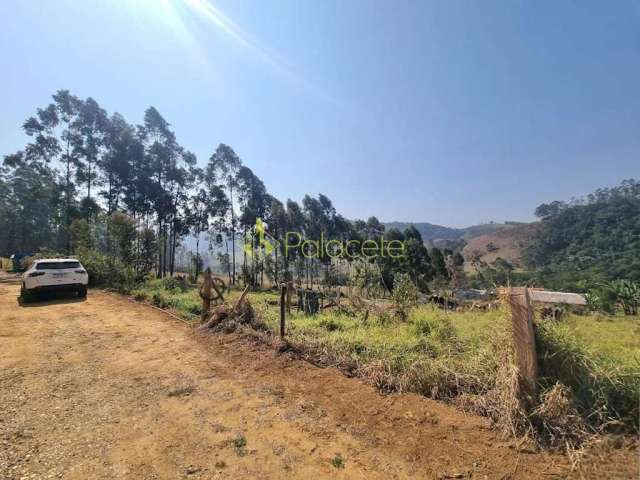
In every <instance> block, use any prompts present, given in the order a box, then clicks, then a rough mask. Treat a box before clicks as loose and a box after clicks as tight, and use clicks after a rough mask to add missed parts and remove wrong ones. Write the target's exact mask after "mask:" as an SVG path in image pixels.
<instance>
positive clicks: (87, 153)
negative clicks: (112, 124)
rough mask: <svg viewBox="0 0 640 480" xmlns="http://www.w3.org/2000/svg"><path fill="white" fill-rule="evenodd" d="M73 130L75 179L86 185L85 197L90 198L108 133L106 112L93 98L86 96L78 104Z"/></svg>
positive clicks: (96, 180) (96, 179)
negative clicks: (75, 162) (74, 133)
mask: <svg viewBox="0 0 640 480" xmlns="http://www.w3.org/2000/svg"><path fill="white" fill-rule="evenodd" d="M74 130H75V131H76V135H74V137H73V141H72V145H73V147H72V148H73V155H74V157H75V158H76V161H77V168H76V179H77V181H78V184H80V185H82V184H84V185H86V186H87V198H89V199H91V186H92V185H93V184H95V183H96V182H98V181H99V180H98V173H99V172H98V171H97V167H98V162H99V159H100V157H101V155H102V154H103V153H104V150H105V146H106V138H107V135H108V133H109V117H108V115H107V112H106V111H105V110H103V109H102V108H101V107H100V105H98V102H96V101H95V100H94V99H93V98H91V97H89V98H87V99H86V100H84V101H82V102H80V104H79V107H78V115H77V117H76V119H75V128H74Z"/></svg>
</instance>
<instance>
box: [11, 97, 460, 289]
mask: <svg viewBox="0 0 640 480" xmlns="http://www.w3.org/2000/svg"><path fill="white" fill-rule="evenodd" d="M22 128H23V130H24V132H25V134H26V135H27V137H28V141H27V143H26V145H25V146H24V148H23V149H21V150H20V151H18V152H15V153H12V154H9V155H6V156H5V157H4V161H3V164H2V167H0V174H1V176H0V255H2V256H8V255H10V254H12V253H15V252H28V253H34V252H37V251H41V250H43V249H48V250H52V251H56V252H61V253H69V254H71V253H77V252H79V251H83V252H87V251H91V252H98V253H100V254H102V255H107V256H108V257H110V258H116V259H117V260H118V261H120V262H122V264H123V265H126V266H129V267H132V268H134V270H135V272H136V273H137V275H138V276H139V277H140V278H143V277H144V276H145V275H147V274H148V273H150V272H152V273H154V274H155V275H156V276H157V277H164V276H167V275H173V274H174V272H175V271H176V252H177V250H178V248H179V247H180V245H181V244H182V242H183V241H184V239H185V237H187V236H188V235H192V236H194V237H195V242H196V251H195V252H194V254H193V256H192V259H193V264H194V267H195V276H196V278H197V275H198V273H199V270H200V269H201V268H202V257H201V251H202V250H209V251H212V250H214V249H215V250H217V251H218V256H219V259H220V260H221V263H222V265H224V267H225V270H226V274H227V275H228V278H229V281H230V283H235V282H236V281H238V279H242V280H243V281H244V282H245V283H251V284H260V283H262V282H263V279H264V276H265V275H267V276H268V277H269V278H270V279H271V280H273V281H275V282H276V283H277V282H279V281H283V280H296V281H297V282H298V283H300V284H303V283H306V284H308V285H312V284H314V283H317V282H318V281H319V279H322V281H325V282H333V283H340V282H344V281H346V280H345V278H344V277H345V276H347V277H358V275H360V276H361V277H364V278H365V280H363V279H362V278H360V281H362V282H363V283H364V284H366V285H368V286H371V285H376V286H377V287H380V288H383V289H387V290H389V291H390V290H391V289H392V288H393V278H394V276H395V275H396V274H397V273H406V274H408V275H409V276H410V278H411V279H412V280H413V282H414V283H415V284H416V285H418V286H420V287H421V288H422V289H423V290H427V289H428V285H429V282H433V281H436V280H437V281H440V282H443V283H447V282H449V281H450V280H451V281H455V282H457V281H458V279H459V277H460V272H461V271H462V269H461V266H462V263H463V259H462V257H461V256H460V255H459V254H457V255H456V254H454V252H451V251H441V250H439V249H437V248H434V249H427V248H426V247H425V245H424V242H423V241H422V238H421V236H420V233H419V232H418V231H417V230H416V229H415V228H413V227H409V228H408V229H406V230H405V231H404V232H400V231H398V230H395V229H389V230H388V231H385V228H384V225H383V224H382V223H381V222H379V221H378V219H377V218H376V217H371V218H369V219H368V220H354V221H352V220H349V219H347V218H345V217H344V216H342V215H341V214H339V213H338V212H337V211H336V209H335V207H334V206H333V204H332V202H331V200H330V199H329V198H328V197H326V196H325V195H322V194H319V195H317V196H311V195H305V197H304V198H303V199H302V202H301V203H298V202H295V201H293V200H291V199H288V200H287V201H286V202H282V201H280V200H278V199H277V198H275V197H274V196H272V195H271V194H269V193H268V191H267V189H266V187H265V185H264V183H263V181H262V180H261V179H260V178H258V176H257V175H255V174H254V172H253V171H252V170H251V169H250V168H249V167H248V166H247V165H246V164H245V163H244V162H243V161H242V160H241V158H240V157H239V156H238V155H237V154H236V152H235V151H234V150H233V149H232V148H231V147H230V146H228V145H225V144H220V145H219V146H218V147H217V148H216V149H215V151H214V152H213V153H212V155H211V156H210V158H209V159H208V161H207V163H206V165H204V166H203V167H201V166H199V165H198V162H197V159H196V156H195V154H193V153H192V152H190V151H189V150H188V149H186V148H185V147H184V146H182V145H180V143H179V142H178V140H177V138H176V135H175V134H174V132H173V130H172V129H171V125H170V124H169V123H168V122H167V121H166V120H165V119H164V118H163V116H162V115H161V114H160V113H159V112H158V111H157V110H156V109H155V108H154V107H149V108H148V109H147V110H146V111H145V112H144V117H143V122H142V124H140V125H133V124H130V123H129V122H128V121H127V120H126V119H125V118H124V117H123V116H122V115H120V114H118V113H114V114H111V115H110V114H109V113H108V112H107V111H106V110H104V109H103V108H102V107H100V105H99V104H98V102H96V101H95V100H94V99H93V98H87V99H81V98H79V97H77V96H74V95H72V94H71V93H70V92H69V91H68V90H60V91H58V92H56V93H55V94H54V95H53V96H52V101H51V103H50V104H48V105H46V106H44V107H42V108H38V109H37V110H36V112H35V114H34V115H33V116H31V117H29V118H28V119H27V120H26V121H25V122H24V123H23V125H22ZM257 218H260V219H262V220H263V221H264V222H265V223H266V225H267V230H268V233H269V234H270V235H271V237H272V238H274V239H276V240H277V241H278V243H277V246H276V248H275V249H274V251H272V252H269V254H266V252H265V247H264V245H262V244H261V243H260V242H259V239H258V238H257V235H255V231H254V229H255V225H256V219H257ZM286 232H298V233H299V234H301V235H302V236H303V237H304V238H318V237H319V235H320V233H321V232H322V233H323V234H324V235H325V236H326V237H329V238H335V239H343V240H347V239H359V240H364V239H377V238H379V237H380V236H381V235H383V236H384V237H385V238H387V239H395V240H400V241H401V242H403V244H404V246H405V250H406V255H405V257H403V258H402V259H390V258H376V259H372V260H370V261H366V262H359V264H358V265H357V268H356V266H355V265H353V264H352V263H353V262H351V261H348V260H346V261H339V262H335V261H331V260H330V259H327V258H319V259H313V258H308V257H307V256H306V255H304V252H303V251H301V250H297V251H293V252H291V251H290V252H289V255H284V254H283V253H284V244H285V242H286V241H287V239H286V238H285V236H286ZM252 234H253V235H252ZM203 236H204V237H205V238H207V240H208V242H207V245H200V239H201V237H203ZM244 238H249V239H250V240H249V242H250V249H249V251H247V249H241V248H239V245H238V243H239V242H242V241H243V240H242V239H244ZM100 261H103V262H104V261H106V260H105V259H104V258H103V259H102V260H100ZM362 272H368V273H366V274H362ZM347 280H348V279H347Z"/></svg>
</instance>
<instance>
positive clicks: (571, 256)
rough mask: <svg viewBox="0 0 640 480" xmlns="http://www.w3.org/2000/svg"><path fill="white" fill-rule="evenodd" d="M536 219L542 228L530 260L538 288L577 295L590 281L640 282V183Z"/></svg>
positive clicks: (541, 210) (555, 206)
mask: <svg viewBox="0 0 640 480" xmlns="http://www.w3.org/2000/svg"><path fill="white" fill-rule="evenodd" d="M536 214H537V215H538V216H540V217H541V218H542V225H541V228H540V230H539V232H538V234H537V236H536V238H535V239H534V241H533V243H532V245H531V247H530V248H529V250H528V251H527V252H526V255H525V260H526V261H527V262H528V264H529V266H531V267H533V268H534V269H535V270H536V276H535V278H534V281H535V283H537V284H541V285H544V286H546V287H548V288H556V289H569V290H573V289H577V288H578V287H579V285H580V282H581V281H584V280H587V281H589V282H590V283H591V284H597V283H602V282H605V281H608V280H613V279H616V278H624V279H627V280H631V281H635V282H638V281H640V255H638V252H640V182H638V181H636V180H633V179H630V180H625V181H623V182H622V183H621V184H620V186H618V187H614V188H610V189H600V190H597V191H596V192H594V193H593V194H591V195H589V196H588V197H587V198H586V199H584V200H580V201H574V202H572V203H569V204H567V203H564V202H552V203H551V204H546V205H541V206H539V207H538V209H537V210H536Z"/></svg>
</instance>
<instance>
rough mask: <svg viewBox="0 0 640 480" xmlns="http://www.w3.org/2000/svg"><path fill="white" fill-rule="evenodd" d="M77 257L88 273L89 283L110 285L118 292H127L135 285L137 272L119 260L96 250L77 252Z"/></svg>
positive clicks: (99, 285)
mask: <svg viewBox="0 0 640 480" xmlns="http://www.w3.org/2000/svg"><path fill="white" fill-rule="evenodd" d="M78 259H79V260H80V262H81V263H82V265H83V266H84V268H85V269H86V270H87V273H88V274H89V285H91V286H95V287H110V288H113V289H115V290H117V291H118V292H120V293H129V292H130V291H131V290H132V289H133V288H134V287H135V286H136V285H137V283H138V282H137V279H138V275H137V272H136V271H135V270H134V269H133V268H132V267H131V266H129V265H127V264H125V263H124V262H122V261H121V260H119V259H117V258H115V257H113V256H111V255H105V254H103V253H100V252H98V251H96V250H82V251H80V252H78Z"/></svg>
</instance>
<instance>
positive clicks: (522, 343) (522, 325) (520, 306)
mask: <svg viewBox="0 0 640 480" xmlns="http://www.w3.org/2000/svg"><path fill="white" fill-rule="evenodd" d="M508 296H509V297H508V298H509V305H510V306H511V323H512V328H513V345H514V350H515V357H516V363H517V366H518V370H519V373H520V381H521V386H522V388H523V390H524V393H526V394H528V395H530V396H531V397H532V398H535V395H536V392H537V377H538V357H537V355H536V339H535V333H534V331H533V312H532V309H531V303H530V300H529V291H528V290H527V288H522V287H519V288H510V289H509V290H508Z"/></svg>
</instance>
